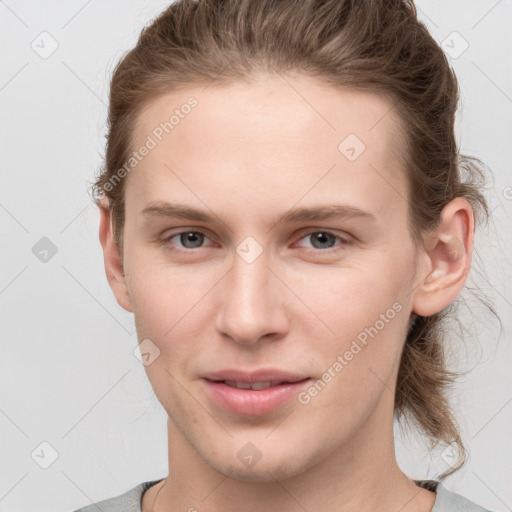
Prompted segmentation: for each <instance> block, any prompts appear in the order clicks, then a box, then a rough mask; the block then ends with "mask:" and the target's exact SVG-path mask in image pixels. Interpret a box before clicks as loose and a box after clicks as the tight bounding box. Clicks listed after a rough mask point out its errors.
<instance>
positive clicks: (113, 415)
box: [0, 0, 512, 512]
mask: <svg viewBox="0 0 512 512" xmlns="http://www.w3.org/2000/svg"><path fill="white" fill-rule="evenodd" d="M167 4H168V2H166V1H160V0H153V1H151V2H149V1H140V0H130V1H127V0H122V1H121V0H115V1H114V0H109V1H99V0H89V1H86V0H73V1H69V0H68V1H57V0H55V1H44V2H36V1H32V2H28V1H19V0H17V1H16V0H6V1H0V41H1V47H2V52H1V55H0V59H1V66H0V105H1V116H0V126H1V130H2V133H1V139H0V145H1V146H0V158H1V160H0V161H1V180H2V182H1V184H2V186H1V189H0V215H1V216H2V221H1V224H0V229H1V240H2V251H1V262H0V263H1V275H0V299H1V308H2V311H1V312H2V338H1V343H2V345H1V350H2V353H1V357H0V365H1V366H0V378H1V384H2V387H1V401H0V424H1V428H2V435H1V444H0V448H1V453H0V459H1V460H2V465H1V473H0V474H1V478H0V511H3V512H6V511H21V510H23V511H25V512H30V511H50V510H51V511H58V510H62V511H71V510H74V509H75V508H78V507H79V506H84V505H87V504H89V503H91V502H96V501H98V500H100V499H105V498H109V497H113V496H117V495H119V494H121V493H123V492H125V491H126V490H128V489H129V488H131V487H133V486H135V485H136V484H138V483H140V482H142V481H144V480H150V479H156V478H161V477H163V476H165V475H166V474H167V452H166V448H167V438H166V415H165V413H164V412H163V410H162V408H161V406H160V404H159V403H158V402H157V400H156V398H155V397H154V395H153V391H152V389H151V386H150V384H149V382H148V380H147V377H146V374H145V371H144V367H143V366H142V364H140V363H139V361H138V359H137V358H136V357H135V356H134V354H133V350H134V348H136V346H137V340H136V335H135V329H134V323H133V319H132V316H131V315H130V314H128V313H126V312H125V311H124V310H122V309H121V308H120V307H119V306H118V305H117V303H116V301H115V299H114V297H113V295H112V293H111V291H110V288H109V287H108V284H107V280H106V278H105V274H104V268H103V262H102V253H101V249H100V245H99V242H98V236H97V231H98V213H97V211H96V209H95V206H94V205H93V204H92V203H91V201H90V198H89V196H88V195H87V187H88V185H89V184H90V183H91V180H92V178H93V176H94V174H95V172H96V170H97V169H98V167H99V165H100V163H101V155H102V153H103V150H104V134H105V119H106V104H107V101H108V95H107V93H108V80H109V76H110V72H111V70H112V68H113V66H114V64H115V63H116V62H117V60H118V59H119V58H120V57H121V56H122V54H123V53H124V52H125V51H126V50H128V49H129V48H131V47H132V45H133V44H134V43H135V40H136V38H137V36H138V34H139V32H140V30H141V29H142V27H143V26H144V25H145V24H147V23H148V22H149V21H150V20H151V19H152V18H153V17H154V16H156V15H157V14H158V13H159V12H160V11H161V10H162V9H163V8H164V7H165V6H166V5H167ZM417 5H418V8H419V12H420V17H421V19H422V20H423V21H424V22H425V23H426V24H427V26H428V28H429V30H430V31H431V33H432V34H433V36H434V37H435V38H436V40H438V41H439V42H440V43H441V42H442V41H445V43H444V45H445V48H446V51H447V53H449V52H451V53H452V57H450V58H451V59H452V63H453V66H454V68H455V70H456V72H457V75H458V77H459V80H460V87H461V94H462V101H461V108H460V111H459V117H458V119H457V129H458V133H459V140H460V144H461V147H462V150H463V152H466V153H469V154H472V155H475V156H478V157H480V158H481V159H482V160H483V161H485V162H486V163H487V164H488V165H489V166H490V167H491V169H492V170H493V173H494V177H495V180H494V183H493V182H491V183H490V184H489V189H488V191H487V197H488V198H489V201H490V202H491V209H493V215H494V221H493V222H492V223H491V225H490V226H489V228H488V230H487V232H486V233H485V235H479V236H478V239H477V244H479V245H478V247H479V248H478V255H477V256H475V263H479V261H478V259H479V258H480V259H481V262H480V265H479V268H478V271H475V272H473V271H472V273H471V276H472V281H471V283H472V284H471V283H470V284H471V285H473V286H475V285H479V286H481V287H482V290H483V291H484V293H485V294H487V296H489V297H490V298H491V300H492V301H494V304H495V306H496V308H497V309H498V312H499V314H500V315H501V317H502V320H503V327H504V331H503V333H502V335H501V338H500V339H499V340H498V336H499V329H498V326H497V324H496V322H493V320H492V317H490V316H489V315H488V314H487V313H486V312H485V310H484V309H483V308H482V307H481V306H479V305H478V302H477V301H475V300H474V299H473V298H472V296H471V294H467V293H465V294H464V296H465V297H466V300H467V305H468V307H467V308H466V309H463V310H462V312H463V313H464V314H465V320H464V322H465V325H466V326H467V329H468V336H467V339H466V341H465V342H464V343H459V344H455V347H456V350H457V351H458V353H459V355H458V358H457V363H456V364H457V365H458V367H460V368H463V369H468V368H472V371H471V373H469V374H468V375H467V376H466V377H464V378H462V379H460V380H459V383H458V385H457V386H456V387H455V388H454V390H453V400H454V403H455V405H456V413H457V417H458V419H459V421H460V423H461V428H462V430H463V434H464V439H465V441H466V444H467V447H468V449H469V453H470V460H469V462H468V464H467V465H466V466H465V468H464V469H462V470H461V471H460V472H458V473H456V474H455V475H454V476H453V477H450V478H449V479H448V480H447V481H446V483H445V485H446V486H447V487H448V488H450V489H452V490H454V491H456V492H459V493H461V494H463V495H465V496H467V497H468V498H470V499H472V500H474V501H477V502H478V503H480V504H482V505H484V506H486V507H487V508H489V509H491V510H494V511H506V510H511V508H512V486H511V484H510V482H512V469H511V462H510V461H511V460H512V442H511V440H510V439H511V438H510V432H511V427H512V386H511V384H512V376H511V375H512V372H511V371H510V368H512V350H511V343H510V339H511V321H510V318H511V316H512V315H511V312H512V296H511V295H512V294H511V291H510V289H511V288H510V287H511V279H512V278H511V275H512V269H511V257H510V255H511V252H512V251H511V236H510V233H511V230H510V219H511V212H512V174H511V162H512V149H511V148H512V143H511V136H512V130H511V128H512V66H511V59H510V55H511V53H512V38H511V35H510V27H511V26H512V2H510V0H501V1H496V0H489V1H480V0H479V1H476V0H473V1H468V0H459V1H452V2H443V1H441V0H438V1H433V0H429V1H426V0H424V1H421V2H419V3H418V4H417ZM44 31H46V32H48V33H49V34H50V36H47V35H41V33H42V32H44ZM454 31H455V32H457V33H458V34H455V35H454V34H453V32H454ZM54 41H56V43H55V42H54ZM465 41H466V42H467V44H468V45H469V46H468V48H467V49H466V50H465V51H464V52H463V53H461V52H462V50H463V49H464V48H465V44H466V43H465ZM52 44H54V45H55V44H58V48H57V49H56V50H55V51H54V53H52V54H51V55H49V56H48V55H47V53H48V52H50V50H51V49H52ZM45 52H46V53H45ZM459 53H461V54H460V55H458V54H459ZM454 56H455V58H453V57H454ZM43 57H45V58H43ZM43 237H47V238H48V239H50V240H51V242H52V243H53V244H54V245H55V246H56V249H57V253H56V254H55V255H53V256H52V253H51V251H50V252H49V253H48V254H45V253H44V250H45V247H43V248H41V247H40V246H36V249H35V250H34V252H35V253H36V254H34V252H33V247H34V246H35V245H36V244H37V243H38V242H39V241H40V239H41V238H43ZM39 243H42V244H44V243H45V242H39ZM45 256H46V259H47V261H46V262H43V261H41V260H40V259H39V258H44V257H45ZM478 256H479V258H478ZM454 338H455V336H454ZM41 443H48V444H41ZM54 451H55V452H56V454H57V455H56V456H57V458H56V460H55V461H54V462H53V463H52V464H51V465H50V466H49V467H48V468H47V469H43V468H42V467H41V465H44V464H49V463H50V462H51V461H52V460H53V459H52V456H53V455H54ZM397 451H398V457H399V461H400V463H401V465H402V467H403V468H404V470H405V471H406V472H408V474H409V475H410V476H412V477H414V478H426V477H432V476H435V475H436V472H438V471H442V470H444V469H446V467H447V466H446V462H445V459H446V457H445V458H443V453H442V452H440V451H438V452H434V454H433V455H432V456H429V455H428V452H427V449H426V448H425V447H424V445H422V444H421V443H420V440H419V439H418V436H417V435H415V434H410V435H409V436H406V435H404V434H403V433H401V432H400V431H399V430H397ZM445 455H446V453H445Z"/></svg>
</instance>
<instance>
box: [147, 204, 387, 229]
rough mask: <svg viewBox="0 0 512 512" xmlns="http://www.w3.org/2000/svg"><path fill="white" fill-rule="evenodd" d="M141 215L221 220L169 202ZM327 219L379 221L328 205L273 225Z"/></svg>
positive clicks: (368, 214) (295, 212)
mask: <svg viewBox="0 0 512 512" xmlns="http://www.w3.org/2000/svg"><path fill="white" fill-rule="evenodd" d="M141 213H142V215H143V216H144V217H147V218H150V217H167V218H179V219H186V220H192V221H196V222H214V221H215V220H220V219H219V217H217V216H216V215H214V214H210V213H208V212H207V211H206V210H199V209H197V208H193V207H191V206H187V205H184V204H181V203H170V202H167V201H157V202H151V203H149V204H148V205H147V206H146V207H145V208H144V209H143V210H142V212H141ZM327 219H364V220H368V221H372V222H376V221H377V217H376V216H375V215H374V214H373V213H371V212H369V211H366V210H362V209H361V208H359V207H357V206H352V205H343V204H327V205H320V206H312V207H301V208H293V209H291V210H289V211H288V212H286V213H285V214H284V215H283V216H282V217H281V218H279V219H277V220H275V221H274V223H273V225H274V224H277V223H278V222H284V223H289V224H292V223H298V222H305V221H319V220H327ZM220 221H221V220H220ZM221 222H222V221H221ZM222 223H223V222H222Z"/></svg>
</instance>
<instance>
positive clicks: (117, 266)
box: [99, 203, 133, 312]
mask: <svg viewBox="0 0 512 512" xmlns="http://www.w3.org/2000/svg"><path fill="white" fill-rule="evenodd" d="M99 238H100V243H101V247H102V248H103V261H104V264H105V274H106V276H107V280H108V282H109V284H110V288H111V289H112V291H113V292H114V296H115V297H116V300H117V302H118V303H119V305H120V306H121V307H122V308H124V309H126V310H127V311H129V312H133V308H132V304H131V300H130V296H129V294H128V288H127V286H126V278H125V272H124V267H123V262H122V261H121V255H120V252H119V247H118V245H117V243H116V242H115V240H114V236H113V231H112V222H111V216H110V210H109V208H108V205H107V204H105V203H103V204H101V205H100V228H99Z"/></svg>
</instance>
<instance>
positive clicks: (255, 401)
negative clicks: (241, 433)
mask: <svg viewBox="0 0 512 512" xmlns="http://www.w3.org/2000/svg"><path fill="white" fill-rule="evenodd" d="M202 380H203V382H204V383H205V385H206V391H207V393H208V395H209V396H210V398H211V399H212V400H213V401H214V402H215V403H216V404H217V405H219V406H220V407H222V408H223V409H226V410H228V411H230V412H232V413H235V414H239V415H244V416H259V415H263V414H267V413H269V412H271V411H273V410H275V409H277V408H278V407H280V406H282V405H284V404H285V403H286V402H288V401H289V400H291V399H292V398H294V397H296V396H297V394H298V393H299V391H300V390H301V389H302V388H303V387H304V386H306V385H307V384H308V383H309V381H310V380H311V378H310V377H308V376H303V375H297V374H293V373H290V372H287V371H283V370H277V369H261V370H256V371H252V372H241V371H239V370H222V371H220V372H212V373H208V374H205V375H204V376H203V379H202ZM224 380H228V381H236V382H243V383H254V382H272V381H276V382H281V384H277V385H274V386H271V387H269V388H266V389H260V390H253V389H238V388H234V387H231V386H228V385H226V384H225V383H224V382H223V381H224Z"/></svg>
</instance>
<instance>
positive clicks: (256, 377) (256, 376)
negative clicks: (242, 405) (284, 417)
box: [202, 368, 309, 383]
mask: <svg viewBox="0 0 512 512" xmlns="http://www.w3.org/2000/svg"><path fill="white" fill-rule="evenodd" d="M202 377H203V379H208V380H212V381H221V380H234V381H236V382H245V383H253V382H269V381H280V382H292V383H293V382H298V381H301V380H304V379H308V378H309V375H299V374H296V373H291V372H288V371H286V370H279V369H277V368H261V369H259V370H253V371H246V372H243V371H240V370H235V369H226V370H220V371H218V372H210V373H205V374H204V375H202Z"/></svg>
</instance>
